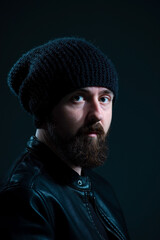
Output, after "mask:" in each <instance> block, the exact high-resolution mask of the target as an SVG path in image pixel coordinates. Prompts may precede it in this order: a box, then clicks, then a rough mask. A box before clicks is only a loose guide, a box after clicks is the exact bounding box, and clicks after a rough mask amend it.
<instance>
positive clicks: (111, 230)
mask: <svg viewBox="0 0 160 240" xmlns="http://www.w3.org/2000/svg"><path fill="white" fill-rule="evenodd" d="M88 197H89V199H90V200H91V202H92V203H93V206H94V209H95V211H96V214H97V216H98V217H99V219H100V221H101V222H102V224H103V225H104V227H105V228H106V229H107V230H108V231H110V232H111V233H112V234H113V235H114V236H115V237H116V238H117V239H118V240H124V238H122V237H121V236H120V235H118V233H117V232H115V229H114V227H113V226H112V225H113V224H112V223H111V222H110V221H109V220H108V219H105V218H104V217H103V216H102V215H101V213H100V211H99V210H98V208H97V205H96V198H95V196H93V193H91V192H90V194H89V195H88ZM102 218H103V219H104V221H105V222H107V224H108V227H106V225H105V224H104V222H103V220H102Z"/></svg>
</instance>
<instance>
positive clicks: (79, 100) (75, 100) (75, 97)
mask: <svg viewBox="0 0 160 240" xmlns="http://www.w3.org/2000/svg"><path fill="white" fill-rule="evenodd" d="M72 101H73V102H83V101H84V97H83V96H81V95H75V96H73V97H72Z"/></svg>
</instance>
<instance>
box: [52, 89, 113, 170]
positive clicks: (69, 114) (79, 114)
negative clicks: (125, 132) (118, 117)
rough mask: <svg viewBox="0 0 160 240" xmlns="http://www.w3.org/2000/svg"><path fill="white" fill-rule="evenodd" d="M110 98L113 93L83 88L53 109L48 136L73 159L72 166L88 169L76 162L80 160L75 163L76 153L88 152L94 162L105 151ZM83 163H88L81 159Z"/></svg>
mask: <svg viewBox="0 0 160 240" xmlns="http://www.w3.org/2000/svg"><path fill="white" fill-rule="evenodd" d="M113 97H114V96H113V93H112V92H111V91H110V90H108V89H106V88H103V87H86V88H83V89H79V90H77V91H75V92H72V93H71V94H69V95H67V96H65V97H64V98H63V99H62V100H61V101H60V102H59V104H57V105H56V107H55V108H54V109H53V112H52V114H51V121H50V124H49V128H48V129H49V131H48V132H49V135H50V136H51V138H52V140H53V141H54V143H56V142H58V143H59V145H61V146H62V148H63V146H65V147H64V148H63V151H66V152H65V155H67V153H68V152H70V153H69V154H68V158H69V159H72V158H73V160H72V161H73V162H74V163H75V165H83V166H89V165H87V164H86V165H85V164H84V163H83V164H82V163H79V160H78V161H77V162H76V160H75V158H76V153H74V152H76V151H77V155H78V156H79V153H80V152H83V153H84V152H87V156H88V152H89V151H90V154H89V155H90V158H92V161H93V162H95V161H96V159H95V160H93V159H94V158H95V157H96V158H98V157H99V156H100V155H101V152H104V151H105V147H104V146H105V138H106V135H107V132H108V130H109V127H110V124H111V119H112V102H113ZM53 126H54V127H53ZM102 142H103V144H102ZM102 146H103V149H102ZM75 149H77V150H75ZM74 150H75V151H74ZM96 153H97V154H96ZM103 155H104V154H103ZM72 156H73V157H72ZM82 158H83V159H85V158H86V157H85V156H84V154H83V157H82V156H80V157H79V159H82ZM101 158H102V156H101ZM103 158H105V157H104V156H103ZM86 161H88V160H84V162H86ZM100 162H102V161H100ZM90 165H92V164H90ZM96 165H101V164H96Z"/></svg>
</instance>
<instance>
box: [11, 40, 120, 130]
mask: <svg viewBox="0 0 160 240" xmlns="http://www.w3.org/2000/svg"><path fill="white" fill-rule="evenodd" d="M8 85H9V87H10V89H11V90H12V92H14V94H16V95H17V96H18V98H19V101H20V103H21V105H22V106H23V107H24V109H25V110H26V111H27V112H29V113H31V114H32V115H33V116H34V118H35V125H36V127H40V126H41V125H42V123H43V122H44V121H45V118H46V116H47V115H48V114H49V113H50V112H51V110H52V109H53V107H54V106H55V105H56V104H57V103H58V102H59V101H60V100H61V99H62V98H63V97H64V96H65V95H66V94H68V93H70V92H72V91H74V90H76V89H79V88H84V87H89V86H99V87H106V88H108V89H110V90H111V91H113V93H114V95H115V99H116V98H117V94H118V77H117V73H116V70H115V67H114V65H113V63H112V62H111V60H110V59H108V58H107V56H105V55H104V54H103V53H102V51H101V50H99V49H98V48H97V47H95V46H94V45H92V44H91V43H89V42H87V41H86V40H84V39H80V38H73V37H72V38H59V39H55V40H53V41H49V42H48V43H46V44H43V45H41V46H39V47H36V48H34V49H31V50H30V51H29V52H27V53H26V54H24V55H23V56H22V57H21V58H20V59H19V60H18V61H17V62H16V63H15V65H14V66H13V67H12V69H11V71H10V72H9V75H8Z"/></svg>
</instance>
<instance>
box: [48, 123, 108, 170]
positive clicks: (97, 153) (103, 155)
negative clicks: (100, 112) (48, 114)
mask: <svg viewBox="0 0 160 240" xmlns="http://www.w3.org/2000/svg"><path fill="white" fill-rule="evenodd" d="M93 132H94V133H96V137H90V136H88V134H89V133H93ZM46 133H47V135H48V137H49V140H50V142H51V144H52V145H54V147H55V148H56V150H57V152H58V153H59V155H60V156H61V157H62V158H63V160H65V162H68V163H69V164H71V165H73V166H79V167H82V168H95V167H99V166H101V165H103V164H104V162H105V161H106V159H107V153H108V146H107V135H108V133H107V134H105V132H104V130H103V128H102V126H101V124H100V123H96V124H92V125H89V126H85V127H81V128H80V129H79V131H78V132H77V133H76V135H75V136H73V137H71V138H70V139H63V138H62V137H61V136H60V135H59V134H58V132H57V130H56V125H54V124H53V122H49V123H48V124H47V130H46Z"/></svg>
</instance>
